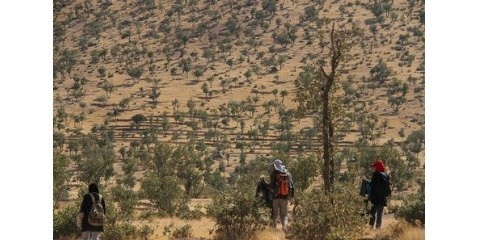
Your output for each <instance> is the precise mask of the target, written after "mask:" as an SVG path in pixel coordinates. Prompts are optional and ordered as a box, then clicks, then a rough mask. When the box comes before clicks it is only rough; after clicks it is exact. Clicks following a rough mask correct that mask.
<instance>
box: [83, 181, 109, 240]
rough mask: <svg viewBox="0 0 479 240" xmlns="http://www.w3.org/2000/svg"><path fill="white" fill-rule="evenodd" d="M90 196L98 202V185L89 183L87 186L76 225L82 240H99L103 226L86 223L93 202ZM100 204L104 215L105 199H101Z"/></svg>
mask: <svg viewBox="0 0 479 240" xmlns="http://www.w3.org/2000/svg"><path fill="white" fill-rule="evenodd" d="M90 194H91V195H93V197H94V198H95V201H98V199H99V198H100V196H101V195H100V190H99V189H98V185H97V184H96V183H90V185H89V186H88V193H87V194H85V195H84V196H83V201H82V203H81V208H80V214H79V217H78V218H79V219H78V224H79V225H80V226H81V231H82V240H99V239H100V234H101V233H102V232H103V225H102V226H92V225H90V224H89V223H88V213H89V212H90V209H91V208H92V206H93V201H92V199H91V195H90ZM101 204H102V206H103V210H104V213H105V214H106V205H105V199H104V198H103V197H101Z"/></svg>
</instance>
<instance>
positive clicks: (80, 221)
mask: <svg viewBox="0 0 479 240" xmlns="http://www.w3.org/2000/svg"><path fill="white" fill-rule="evenodd" d="M86 207H87V206H86V200H85V196H83V200H82V202H81V207H80V213H78V216H77V227H79V228H81V224H82V220H83V215H84V212H86V211H87V210H86Z"/></svg>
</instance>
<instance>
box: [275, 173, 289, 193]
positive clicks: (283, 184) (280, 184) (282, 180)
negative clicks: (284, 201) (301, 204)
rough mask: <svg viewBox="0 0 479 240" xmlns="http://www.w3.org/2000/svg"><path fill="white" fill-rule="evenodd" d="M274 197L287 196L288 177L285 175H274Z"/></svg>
mask: <svg viewBox="0 0 479 240" xmlns="http://www.w3.org/2000/svg"><path fill="white" fill-rule="evenodd" d="M276 186H277V188H276V196H277V197H287V196H289V176H288V174H286V173H281V172H279V173H276Z"/></svg>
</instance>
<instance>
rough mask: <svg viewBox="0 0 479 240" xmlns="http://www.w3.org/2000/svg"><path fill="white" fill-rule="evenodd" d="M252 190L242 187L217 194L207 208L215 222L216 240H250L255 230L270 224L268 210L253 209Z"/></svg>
mask: <svg viewBox="0 0 479 240" xmlns="http://www.w3.org/2000/svg"><path fill="white" fill-rule="evenodd" d="M254 196H255V192H254V189H252V188H248V186H246V185H244V186H242V187H239V188H238V189H233V190H227V191H224V192H222V193H221V194H218V196H216V197H215V198H214V199H213V202H212V204H210V205H209V206H208V210H207V212H208V214H209V215H210V216H212V217H213V218H214V219H215V221H216V229H215V238H214V239H217V240H223V239H228V240H242V239H252V237H253V235H254V233H255V232H256V231H257V230H262V229H264V228H265V227H266V226H267V225H268V224H269V223H270V213H271V212H270V210H269V209H266V208H261V207H255V205H257V204H256V202H255V198H254Z"/></svg>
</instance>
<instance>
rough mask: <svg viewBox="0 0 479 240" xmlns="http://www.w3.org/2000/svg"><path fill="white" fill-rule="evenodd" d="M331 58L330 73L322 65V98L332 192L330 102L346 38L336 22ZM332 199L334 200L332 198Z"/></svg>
mask: <svg viewBox="0 0 479 240" xmlns="http://www.w3.org/2000/svg"><path fill="white" fill-rule="evenodd" d="M330 38H331V60H330V67H331V71H330V72H329V74H327V73H326V71H325V70H324V67H323V66H320V70H321V74H322V76H320V77H323V78H324V80H325V84H324V88H323V92H322V94H321V100H322V108H323V109H322V110H323V111H322V113H323V114H322V127H321V130H322V134H323V162H324V167H323V181H324V188H325V192H326V193H327V194H328V193H332V192H333V189H334V188H333V186H334V184H333V180H334V161H333V158H332V152H333V144H332V141H333V136H334V126H333V123H332V119H331V110H330V104H329V100H330V99H329V95H330V92H331V87H332V86H333V83H334V81H335V79H336V69H337V67H338V66H339V63H340V60H341V57H342V50H343V41H344V39H342V38H338V37H337V36H335V35H334V24H333V28H332V30H331V35H330ZM331 201H333V200H332V199H331Z"/></svg>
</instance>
